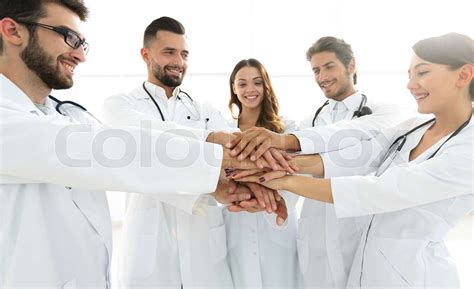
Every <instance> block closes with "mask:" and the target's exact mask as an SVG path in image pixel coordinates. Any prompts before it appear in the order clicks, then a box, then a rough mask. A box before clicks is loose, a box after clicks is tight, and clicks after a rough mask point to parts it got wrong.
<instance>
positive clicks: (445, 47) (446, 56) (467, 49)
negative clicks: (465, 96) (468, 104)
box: [412, 33, 474, 101]
mask: <svg viewBox="0 0 474 289" xmlns="http://www.w3.org/2000/svg"><path fill="white" fill-rule="evenodd" d="M412 49H413V51H414V52H415V54H416V55H417V56H418V57H420V58H421V59H424V60H426V61H429V62H432V63H437V64H443V65H447V66H448V67H449V68H450V69H452V70H455V69H458V68H460V67H461V66H463V65H465V64H472V65H474V40H472V39H471V38H470V37H469V36H466V35H462V34H459V33H448V34H444V35H441V36H437V37H430V38H426V39H422V40H420V41H418V42H417V43H415V45H413V47H412ZM469 94H470V95H471V100H473V101H474V82H473V80H471V83H470V85H469Z"/></svg>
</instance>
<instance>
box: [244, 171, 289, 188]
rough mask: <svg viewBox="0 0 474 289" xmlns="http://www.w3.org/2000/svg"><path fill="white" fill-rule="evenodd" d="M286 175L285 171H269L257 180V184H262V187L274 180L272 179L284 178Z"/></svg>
mask: <svg viewBox="0 0 474 289" xmlns="http://www.w3.org/2000/svg"><path fill="white" fill-rule="evenodd" d="M286 174H287V173H286V171H270V172H268V173H265V174H263V175H261V176H260V177H259V178H258V181H259V183H262V184H263V185H265V184H264V183H265V182H269V181H271V180H274V179H279V178H281V177H284V176H286ZM239 181H241V180H239ZM277 189H278V188H277Z"/></svg>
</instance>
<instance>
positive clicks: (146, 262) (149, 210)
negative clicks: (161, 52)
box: [104, 82, 233, 288]
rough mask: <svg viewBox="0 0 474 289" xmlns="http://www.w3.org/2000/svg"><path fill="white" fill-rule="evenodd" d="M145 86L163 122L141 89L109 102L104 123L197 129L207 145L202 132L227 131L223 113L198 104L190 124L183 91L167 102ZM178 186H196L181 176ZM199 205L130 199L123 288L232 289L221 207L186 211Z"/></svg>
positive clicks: (203, 204) (209, 202)
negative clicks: (144, 124) (189, 205)
mask: <svg viewBox="0 0 474 289" xmlns="http://www.w3.org/2000/svg"><path fill="white" fill-rule="evenodd" d="M146 86H147V89H148V91H149V92H150V93H151V94H152V95H153V96H154V97H155V100H156V101H157V102H158V104H159V106H160V109H161V111H162V113H163V115H164V117H165V120H166V121H165V122H163V121H162V119H161V116H160V114H159V112H158V109H157V108H156V106H155V105H154V103H153V101H152V100H151V99H150V98H149V96H148V94H147V93H146V92H145V90H144V89H143V87H142V86H140V87H137V88H136V89H134V90H133V91H132V92H130V93H127V94H120V95H115V96H111V97H109V98H108V99H106V101H105V103H104V116H105V121H106V122H107V123H109V124H117V123H119V124H126V125H138V124H139V123H140V122H143V120H149V121H150V122H151V126H152V127H153V128H155V129H166V130H169V129H173V130H174V128H175V127H176V126H177V125H183V126H186V127H192V128H194V129H195V130H191V129H190V131H193V132H195V135H196V137H197V138H202V139H203V140H204V139H205V138H206V137H207V133H206V132H205V131H204V130H228V128H229V127H228V125H227V123H226V121H225V119H224V118H223V117H222V116H221V114H220V112H219V111H217V110H215V109H214V108H213V107H211V106H209V105H204V104H200V103H198V102H197V101H195V100H194V101H193V102H189V103H190V104H191V105H193V107H195V108H197V110H198V111H199V113H198V114H199V120H197V119H188V116H190V113H189V110H188V108H187V107H186V106H185V105H183V103H182V102H181V101H180V100H179V99H178V98H177V97H176V94H177V93H178V91H179V88H177V89H175V91H174V95H173V96H172V97H171V98H170V99H168V98H167V97H166V95H165V92H164V90H163V89H162V88H161V87H159V86H156V85H153V84H152V83H149V82H147V83H146ZM181 96H182V97H184V98H186V96H183V95H181ZM185 101H189V99H185ZM191 116H192V115H191ZM195 116H196V117H197V114H196V113H195ZM174 181H175V182H192V180H188V179H185V178H181V176H179V175H178V178H174ZM195 201H196V198H195V197H193V196H185V197H181V196H171V197H166V198H163V197H154V196H153V197H151V196H145V195H140V194H132V195H131V196H130V199H129V202H130V204H129V206H128V209H127V213H126V216H125V219H124V226H123V245H122V252H123V254H122V256H121V257H120V261H119V278H120V279H121V284H122V286H123V287H130V288H136V287H137V286H150V287H153V288H156V287H159V288H181V285H182V286H183V287H182V288H208V287H218V288H232V286H233V283H232V277H231V274H230V270H229V266H228V264H227V260H226V255H227V247H226V236H225V225H224V220H223V216H222V209H223V207H219V206H217V204H216V202H215V200H214V199H213V198H211V197H209V198H208V199H201V200H199V202H200V207H199V208H196V207H194V213H195V214H194V215H193V214H192V213H193V211H192V210H189V209H188V210H183V209H182V208H183V204H186V203H190V204H192V203H194V202H195ZM177 208H178V209H177Z"/></svg>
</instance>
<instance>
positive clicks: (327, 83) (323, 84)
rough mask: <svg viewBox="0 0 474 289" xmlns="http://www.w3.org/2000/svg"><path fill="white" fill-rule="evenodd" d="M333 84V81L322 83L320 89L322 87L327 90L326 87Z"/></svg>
mask: <svg viewBox="0 0 474 289" xmlns="http://www.w3.org/2000/svg"><path fill="white" fill-rule="evenodd" d="M333 83H334V82H333V81H331V82H324V83H321V87H322V88H327V87H329V86H331V85H332V84H333Z"/></svg>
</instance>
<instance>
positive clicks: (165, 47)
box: [142, 31, 189, 91]
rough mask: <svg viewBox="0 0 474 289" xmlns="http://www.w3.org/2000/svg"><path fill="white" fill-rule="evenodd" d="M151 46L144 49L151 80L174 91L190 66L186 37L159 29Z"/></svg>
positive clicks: (143, 53)
mask: <svg viewBox="0 0 474 289" xmlns="http://www.w3.org/2000/svg"><path fill="white" fill-rule="evenodd" d="M148 46H149V47H146V48H143V49H142V57H143V59H144V60H145V62H146V63H147V66H148V79H149V81H151V82H153V83H155V84H157V85H159V86H161V87H163V88H165V90H167V91H172V90H173V89H174V88H175V87H177V86H180V85H181V83H182V81H183V78H184V75H185V74H186V69H187V67H188V64H187V62H188V54H189V50H188V46H187V44H186V37H185V36H184V35H181V34H176V33H173V32H169V31H158V32H157V33H156V39H155V40H153V41H152V42H151V43H150V45H148Z"/></svg>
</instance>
